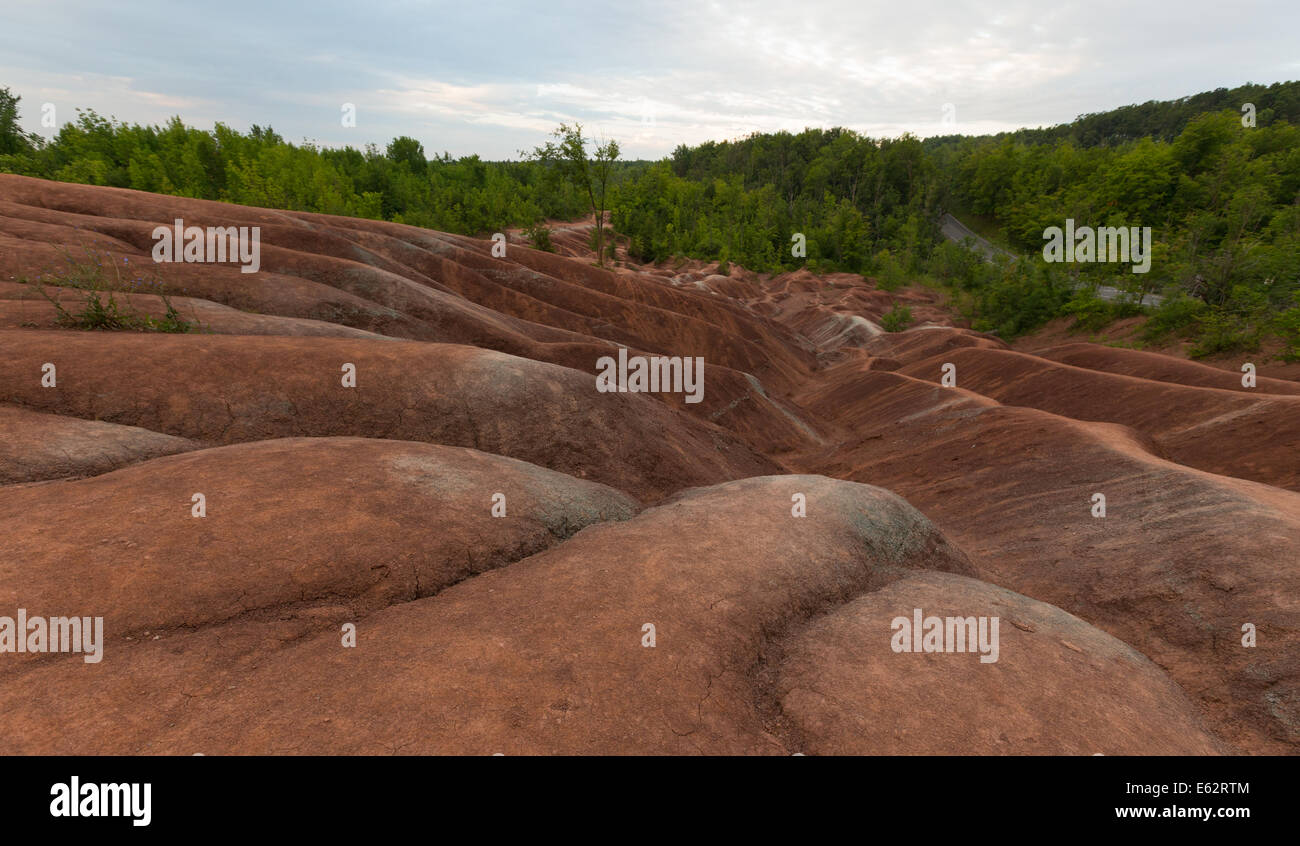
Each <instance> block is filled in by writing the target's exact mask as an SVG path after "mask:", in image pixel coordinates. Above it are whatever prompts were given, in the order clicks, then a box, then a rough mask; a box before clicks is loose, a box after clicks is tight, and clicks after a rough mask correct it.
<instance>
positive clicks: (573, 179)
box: [526, 123, 619, 266]
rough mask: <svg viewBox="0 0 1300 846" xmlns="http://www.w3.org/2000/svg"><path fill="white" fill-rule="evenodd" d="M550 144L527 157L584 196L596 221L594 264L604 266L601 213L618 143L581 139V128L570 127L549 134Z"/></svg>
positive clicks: (603, 208)
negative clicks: (590, 148) (590, 150)
mask: <svg viewBox="0 0 1300 846" xmlns="http://www.w3.org/2000/svg"><path fill="white" fill-rule="evenodd" d="M551 137H552V139H553V140H551V141H547V142H546V143H545V144H543V145H542V146H540V147H537V148H535V149H534V150H533V152H532V153H531V154H526V155H529V157H530V158H531V159H533V160H534V161H538V162H541V163H542V164H544V165H547V166H548V167H552V168H554V169H555V170H557V171H559V172H560V173H561V174H562V175H563V176H564V178H565V179H567V180H568V181H569V182H570V183H571V184H573V185H575V186H576V187H577V188H578V191H579V193H582V194H585V195H586V197H587V202H588V204H589V205H590V207H591V214H592V216H593V217H595V219H596V233H595V234H596V239H595V246H596V262H597V264H600V265H601V266H604V264H605V250H604V244H605V211H606V209H607V208H608V205H607V194H608V191H609V179H610V172H611V168H612V166H613V164H614V162H615V161H616V160H617V159H618V153H619V150H618V142H617V141H614V140H613V139H611V140H609V141H606V142H605V143H604V144H600V143H597V142H595V141H594V140H591V139H587V138H584V137H583V135H582V124H577V123H575V124H574V125H573V126H568V125H567V124H563V123H562V124H560V125H559V127H558V128H556V129H555V131H554V132H552V133H551ZM589 144H592V145H594V146H595V151H594V153H593V154H592V155H590V156H588V154H587V146H588V145H589Z"/></svg>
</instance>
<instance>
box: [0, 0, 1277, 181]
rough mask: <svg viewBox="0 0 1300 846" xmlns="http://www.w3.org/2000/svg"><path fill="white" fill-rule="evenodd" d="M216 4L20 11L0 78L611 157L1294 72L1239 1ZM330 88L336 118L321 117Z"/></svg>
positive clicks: (1055, 106)
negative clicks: (565, 147) (584, 140)
mask: <svg viewBox="0 0 1300 846" xmlns="http://www.w3.org/2000/svg"><path fill="white" fill-rule="evenodd" d="M214 9H215V7H213V6H211V4H199V3H190V4H183V3H182V4H177V3H169V2H163V0H140V2H138V3H132V4H128V5H127V6H126V7H120V6H115V7H113V8H112V9H109V8H108V7H103V6H101V5H99V4H95V3H92V2H62V3H59V2H54V1H53V0H51V2H48V3H45V2H43V3H20V4H17V5H15V6H14V7H13V8H12V9H9V8H7V10H6V14H7V15H8V17H9V18H10V20H9V21H8V25H7V27H6V28H5V30H4V31H3V32H0V54H2V55H5V56H6V57H7V59H8V61H9V64H10V66H9V67H5V68H0V73H3V74H4V76H3V78H0V85H8V86H10V87H11V88H13V89H14V90H15V91H16V93H18V94H20V95H22V96H24V98H26V99H25V102H24V106H25V114H24V118H25V122H26V123H27V124H28V126H29V127H30V128H33V129H35V128H37V127H36V124H37V122H38V121H39V103H41V102H46V101H54V102H56V105H58V106H59V109H60V112H59V114H60V117H61V118H63V119H67V118H71V117H72V116H73V108H74V107H76V106H89V107H93V108H94V109H96V111H99V112H100V113H102V114H114V115H116V116H117V117H119V118H121V119H125V120H128V121H136V122H144V123H157V122H161V121H163V120H166V119H167V118H168V117H169V116H170V115H172V114H177V113H179V114H181V115H182V117H184V118H185V120H186V121H187V122H189V123H192V124H195V125H199V126H210V125H211V123H212V122H213V121H217V120H220V121H223V122H225V123H228V124H230V125H231V126H234V127H237V128H247V127H248V126H249V125H251V124H253V123H258V124H262V125H268V124H269V125H273V126H275V127H276V129H277V130H278V131H280V132H281V134H283V135H284V136H285V137H287V138H291V139H298V138H304V137H309V138H312V139H315V140H317V141H319V142H320V143H324V144H332V145H340V144H352V145H354V146H361V145H363V144H365V143H367V142H375V143H380V144H382V143H385V142H386V141H387V140H389V139H390V138H392V137H394V136H397V135H413V136H415V137H417V138H420V140H421V141H423V142H424V143H425V147H426V149H429V150H444V149H446V150H450V151H451V152H453V153H454V154H457V155H462V154H469V153H479V154H480V155H483V156H484V157H488V158H503V157H512V156H514V155H516V154H517V151H518V150H520V149H527V148H531V147H533V146H535V145H536V144H537V143H538V142H540V141H541V140H542V138H543V137H544V135H545V134H546V132H547V131H548V130H549V129H550V128H551V127H553V126H554V125H555V124H556V123H559V122H560V121H565V122H581V123H583V124H584V125H585V126H587V127H589V128H590V129H591V130H592V131H593V132H595V133H596V134H604V135H606V136H610V137H614V138H617V139H618V140H619V141H620V142H621V143H622V145H623V148H624V155H625V156H629V157H658V156H662V155H664V154H666V153H668V152H670V151H671V150H672V149H673V147H675V146H676V145H677V144H681V143H690V144H693V143H698V142H701V141H704V140H708V139H721V138H730V137H735V136H737V135H741V134H745V133H748V132H751V131H772V130H777V129H791V130H798V129H802V128H803V127H805V126H836V125H839V126H847V127H850V128H852V129H856V130H858V131H862V132H866V133H867V134H871V135H897V134H901V133H902V132H913V133H916V134H918V135H929V134H936V133H940V132H947V131H950V127H946V126H943V125H942V124H941V123H940V116H941V110H942V109H943V108H944V105H945V104H952V105H953V106H954V107H955V109H956V116H957V123H958V126H957V128H958V129H959V130H961V131H964V132H971V133H975V132H984V131H1000V130H1004V129H1014V128H1017V127H1020V126H1039V125H1050V124H1053V123H1058V122H1063V121H1068V120H1071V119H1073V118H1074V117H1075V116H1077V115H1078V114H1081V113H1085V112H1091V111H1098V110H1102V109H1107V108H1113V107H1116V106H1120V105H1125V104H1127V103H1131V102H1141V101H1144V100H1148V99H1168V98H1172V97H1178V96H1183V95H1186V94H1191V93H1195V92H1197V91H1202V90H1206V89H1210V88H1217V87H1224V86H1233V85H1238V84H1241V83H1243V82H1246V81H1256V82H1273V81H1279V80H1282V79H1287V78H1291V77H1294V76H1295V75H1296V71H1297V69H1298V64H1297V60H1296V58H1295V53H1294V50H1293V41H1294V32H1295V31H1296V29H1297V24H1300V7H1296V6H1295V4H1294V3H1291V2H1252V0H1245V2H1242V3H1237V4H1234V5H1231V6H1229V5H1227V4H1222V3H1221V2H1217V1H1216V2H1209V0H1186V2H1182V0H1178V2H1175V1H1174V0H1170V1H1169V2H1163V3H1148V4H1140V5H1135V4H1129V3H1126V2H1117V1H1116V0H1095V2H1090V3H1079V4H1075V5H1071V6H1059V5H1044V4H1042V3H1041V2H1039V0H1032V2H1031V0H1004V2H1001V3H999V5H998V7H997V8H996V9H995V10H989V9H984V8H980V7H979V6H977V5H976V4H974V3H969V2H960V1H959V0H952V1H951V2H929V3H924V4H921V3H914V4H904V5H900V4H897V3H893V2H890V3H884V2H863V0H847V1H846V2H838V1H837V0H806V2H801V3H798V4H795V3H790V2H788V0H782V2H775V1H774V0H754V2H748V3H743V4H742V3H736V4H728V3H721V2H704V3H701V2H699V0H691V1H690V2H686V0H661V2H641V0H633V1H632V2H628V3H624V4H618V5H617V7H610V8H608V9H606V10H605V11H603V12H602V13H601V14H600V15H592V14H591V13H590V11H589V9H590V7H589V4H586V3H581V4H579V3H570V2H567V0H554V2H550V3H547V4H541V5H532V4H522V3H520V4H505V3H497V2H490V1H489V2H485V3H477V4H438V5H435V6H433V7H427V6H424V5H421V4H414V3H409V2H385V0H371V2H368V3H365V4H356V3H352V2H333V0H326V2H322V3H319V4H317V5H315V6H313V11H312V12H311V13H310V14H303V13H302V12H301V10H300V7H297V8H283V7H279V6H276V5H273V4H265V3H261V2H258V3H252V2H248V0H230V2H227V3H223V4H222V6H221V10H220V13H219V14H218V13H217V12H215V11H214ZM56 19H57V20H56ZM246 21H255V22H256V25H254V26H246V25H244V23H243V22H246ZM236 22H239V26H234V23H236ZM186 32H193V33H195V34H194V35H192V36H191V35H185V34H184V33H186ZM211 32H217V33H218V34H219V35H220V37H209V36H208V35H207V34H205V33H211ZM55 33H57V37H53V36H54V34H55ZM348 102H350V103H354V104H356V106H357V112H358V119H357V126H356V127H355V128H348V127H344V126H343V125H342V124H341V121H340V120H339V109H340V106H341V104H343V103H348Z"/></svg>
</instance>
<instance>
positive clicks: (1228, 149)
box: [0, 82, 1300, 357]
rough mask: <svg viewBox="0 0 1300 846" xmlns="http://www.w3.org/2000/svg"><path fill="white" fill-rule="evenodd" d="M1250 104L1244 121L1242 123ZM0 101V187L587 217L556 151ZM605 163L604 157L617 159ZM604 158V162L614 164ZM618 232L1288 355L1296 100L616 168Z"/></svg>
mask: <svg viewBox="0 0 1300 846" xmlns="http://www.w3.org/2000/svg"><path fill="white" fill-rule="evenodd" d="M1245 103H1251V104H1252V106H1253V110H1252V111H1250V114H1249V119H1247V115H1246V113H1245V112H1243V105H1244V104H1245ZM18 106H19V102H18V99H17V98H16V97H14V96H12V94H10V92H9V91H8V90H7V89H0V171H5V172H13V173H22V174H27V175H31V176H40V177H44V178H49V179H58V180H63V181H69V182H81V183H89V184H98V185H113V186H119V187H126V188H136V189H140V190H146V191H155V192H161V193H168V194H176V195H181V196H188V197H197V198H205V199H212V200H222V201H227V202H233V203H244V204H249V205H257V206H267V207H275V208H286V209H295V210H304V211H318V212H325V213H331V214H343V215H353V216H358V217H369V218H377V219H378V218H382V219H385V220H392V221H397V222H404V223H409V224H414V225H418V226H425V227H430V228H435V229H441V230H446V231H453V232H461V233H466V234H476V235H483V234H485V233H489V232H493V231H498V230H500V229H502V228H504V227H507V226H532V229H531V230H530V232H531V233H533V237H534V242H535V244H536V245H537V246H539V247H543V248H544V247H545V245H546V238H545V229H544V227H542V226H540V225H537V224H539V222H540V221H544V220H545V219H547V218H565V219H573V218H577V217H580V216H582V215H584V214H588V213H590V211H591V208H592V207H591V205H590V203H589V202H588V196H587V192H586V190H585V189H586V187H587V186H584V185H580V184H578V182H576V181H575V180H574V179H573V178H571V175H572V173H573V172H585V168H582V167H579V168H577V169H576V171H575V170H573V169H570V170H566V169H565V168H562V167H555V166H552V165H553V164H554V161H551V160H548V159H547V158H546V157H536V156H528V155H525V156H523V160H521V161H514V162H487V161H482V160H480V159H479V158H478V157H477V156H469V157H463V158H459V159H452V158H451V157H450V156H449V155H446V154H443V155H442V156H435V157H434V158H432V159H429V158H428V157H427V155H426V153H425V151H424V149H423V147H422V145H421V144H420V142H418V141H417V140H415V139H413V138H408V137H402V138H397V139H395V140H393V141H392V142H391V143H389V144H388V145H387V146H386V148H385V149H383V150H380V149H379V148H378V147H375V146H367V147H366V148H365V149H363V150H357V149H355V148H352V147H344V148H342V149H331V148H326V147H322V146H319V145H315V144H312V143H307V142H304V143H302V144H293V143H290V142H287V141H285V140H284V139H283V138H282V137H281V136H279V135H278V134H276V133H275V132H274V131H273V130H271V129H270V128H263V127H258V126H254V127H253V128H252V129H251V130H250V131H248V132H246V133H241V132H237V131H235V130H232V129H230V128H229V127H226V126H224V125H221V124H218V125H217V126H216V127H215V128H214V129H212V130H211V131H205V130H199V129H195V128H192V127H188V126H186V125H185V124H184V123H183V122H182V121H181V120H180V119H179V118H174V119H172V120H171V121H170V122H168V123H167V124H166V125H165V126H139V125H134V124H132V125H128V124H125V123H121V122H118V121H115V120H110V119H106V118H103V117H101V116H100V115H98V114H96V113H95V112H93V111H89V110H86V111H79V112H78V118H77V120H76V121H74V122H72V123H68V124H65V125H64V126H63V127H62V128H60V130H59V132H58V134H57V135H56V136H55V137H54V138H53V139H52V140H50V141H45V140H44V139H41V138H39V137H37V136H32V135H27V134H25V133H23V132H22V131H21V129H20V128H19V123H18V115H19V112H18ZM615 150H616V148H615ZM615 154H616V153H615ZM608 175H609V181H610V185H609V200H608V203H607V207H608V208H609V209H610V210H611V214H610V218H609V223H610V225H611V226H612V228H613V229H614V230H615V231H616V232H617V233H618V236H619V238H620V240H621V241H622V242H623V243H624V244H626V246H627V249H628V252H629V254H630V255H631V256H632V257H634V258H636V259H639V260H642V261H662V260H666V259H669V258H671V257H674V256H690V257H697V258H706V259H713V260H718V261H719V262H720V263H721V265H722V270H723V272H726V270H727V268H728V267H729V265H730V263H732V262H735V263H738V264H740V265H743V266H744V267H747V268H750V269H753V270H760V271H779V270H782V269H793V268H796V267H809V268H811V269H813V270H816V271H829V270H846V271H851V272H857V273H863V274H867V275H870V276H873V277H875V278H876V279H877V281H878V283H879V284H881V285H882V286H883V287H886V288H895V287H897V286H899V285H902V284H906V283H908V282H912V281H921V282H926V283H930V284H940V285H944V286H946V287H948V288H949V289H951V290H952V291H953V292H954V295H955V297H954V299H955V302H957V303H958V304H959V306H960V307H961V308H963V309H964V310H965V311H966V312H967V313H968V314H969V316H970V317H971V319H972V322H973V325H975V326H976V328H980V329H985V330H989V331H996V332H998V333H1000V334H1002V335H1003V336H1005V337H1010V336H1014V335H1016V334H1019V333H1022V332H1025V331H1029V330H1031V329H1033V328H1035V327H1037V326H1039V325H1041V324H1042V323H1044V322H1045V321H1047V320H1050V319H1052V318H1054V317H1059V316H1073V317H1075V318H1076V319H1077V321H1078V323H1079V325H1080V327H1082V328H1085V329H1097V328H1100V327H1101V326H1103V325H1105V323H1106V322H1108V321H1110V320H1112V319H1114V318H1116V317H1120V316H1126V315H1131V314H1137V313H1140V309H1139V308H1138V307H1137V306H1136V305H1134V304H1132V303H1131V302H1120V303H1107V302H1102V301H1101V300H1099V299H1097V297H1096V296H1095V294H1094V293H1093V291H1094V289H1095V287H1096V286H1097V285H1100V284H1107V285H1113V286H1116V287H1120V288H1124V289H1129V290H1134V291H1137V290H1145V291H1150V292H1158V293H1161V294H1164V295H1165V297H1166V300H1165V302H1164V305H1162V306H1161V307H1160V308H1159V309H1157V310H1155V311H1154V313H1152V314H1151V315H1150V319H1149V320H1148V321H1147V323H1146V336H1147V338H1148V339H1149V340H1153V341H1155V340H1162V339H1165V338H1167V337H1169V336H1171V335H1173V334H1182V335H1186V336H1188V337H1192V338H1194V339H1195V340H1196V346H1195V347H1194V350H1193V352H1194V353H1195V354H1208V353H1214V352H1219V351H1228V350H1236V349H1253V348H1257V347H1258V346H1259V345H1260V344H1261V343H1262V342H1264V341H1265V340H1266V339H1267V338H1268V337H1270V336H1271V337H1276V338H1280V339H1281V340H1282V341H1283V342H1284V343H1285V345H1286V346H1285V348H1284V350H1283V354H1284V355H1288V356H1292V357H1300V300H1298V299H1297V298H1298V297H1300V83H1294V82H1293V83H1279V84H1275V85H1271V86H1243V87H1242V88H1238V89H1233V90H1227V89H1220V90H1218V91H1214V92H1207V93H1204V94H1198V95H1195V96H1192V97H1187V98H1183V99H1181V100H1176V101H1169V102H1151V103H1145V104H1142V105H1139V106H1127V107H1124V108H1121V109H1116V110H1114V111H1110V112H1105V113H1100V114H1093V115H1084V116H1082V117H1080V118H1079V119H1078V120H1076V121H1074V122H1073V123H1070V124H1065V125H1062V126H1058V127H1052V128H1050V129H1037V130H1021V131H1019V132H1016V133H1006V134H1002V135H998V136H983V137H974V138H972V137H948V138H938V139H928V140H926V141H921V140H918V139H916V138H914V137H911V136H906V135H905V136H903V137H901V138H897V139H871V138H867V137H865V136H862V135H859V134H857V133H855V132H852V131H850V130H846V129H829V130H821V129H809V130H805V131H803V132H801V133H797V134H795V133H789V132H780V133H772V134H755V135H752V136H750V137H747V138H743V139H740V140H735V141H728V142H708V143H705V144H701V145H699V146H695V147H685V146H683V147H679V148H678V149H677V150H676V151H675V152H674V153H673V155H672V156H671V157H669V158H667V159H664V160H662V161H658V162H614V163H613V166H612V168H610V169H609V170H608ZM946 211H952V212H956V213H957V214H958V216H959V217H962V218H963V219H967V218H970V219H972V220H976V219H977V220H979V221H981V222H982V223H983V224H984V226H983V227H982V231H985V232H986V234H988V235H990V236H991V237H992V238H993V240H994V241H995V242H1000V243H1001V245H1002V246H1004V247H1006V248H1007V249H1008V250H1009V251H1011V252H1012V253H1017V254H1019V255H1020V258H1018V259H999V260H997V261H994V262H986V261H984V260H983V259H981V258H980V257H979V256H978V255H977V254H975V253H973V252H971V251H969V250H966V249H964V248H962V247H959V246H957V245H954V244H951V243H948V242H946V241H944V239H943V238H942V236H941V234H940V231H939V221H940V218H941V216H942V214H943V213H944V212H946ZM1067 218H1071V219H1073V220H1075V221H1077V222H1079V224H1080V225H1083V224H1087V225H1091V226H1125V227H1148V226H1149V227H1151V230H1152V242H1153V254H1154V255H1153V261H1152V264H1151V270H1150V272H1149V273H1145V274H1133V273H1131V272H1130V270H1129V265H1125V264H1118V265H1116V264H1104V263H1101V264H1091V265H1089V264H1068V265H1065V264H1049V263H1046V262H1044V261H1043V259H1042V253H1041V250H1042V247H1043V243H1044V241H1043V238H1044V231H1045V229H1046V228H1047V227H1050V226H1060V225H1062V223H1063V221H1064V220H1065V219H1067Z"/></svg>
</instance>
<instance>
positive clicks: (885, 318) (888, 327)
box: [880, 304, 912, 332]
mask: <svg viewBox="0 0 1300 846" xmlns="http://www.w3.org/2000/svg"><path fill="white" fill-rule="evenodd" d="M880 325H881V327H883V328H884V330H885V331H886V332H902V331H903V330H904V329H906V328H907V327H908V326H911V325H912V309H911V308H909V307H907V306H899V305H897V304H895V305H894V307H893V308H892V309H890V310H889V311H887V312H885V313H884V314H882V315H881V316H880Z"/></svg>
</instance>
